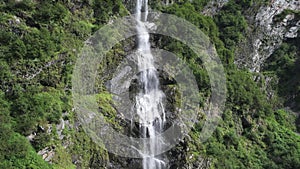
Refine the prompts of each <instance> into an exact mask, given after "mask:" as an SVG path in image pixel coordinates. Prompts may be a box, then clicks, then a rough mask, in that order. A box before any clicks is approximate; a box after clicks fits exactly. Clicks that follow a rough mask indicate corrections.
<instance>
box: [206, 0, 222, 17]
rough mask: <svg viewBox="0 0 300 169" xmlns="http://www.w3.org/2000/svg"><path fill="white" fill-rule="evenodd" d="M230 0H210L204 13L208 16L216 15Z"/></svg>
mask: <svg viewBox="0 0 300 169" xmlns="http://www.w3.org/2000/svg"><path fill="white" fill-rule="evenodd" d="M227 2H228V0H213V1H209V2H208V4H207V5H206V6H205V7H204V9H203V12H202V14H203V15H206V16H214V15H216V14H217V13H218V12H219V11H220V9H221V8H222V7H223V6H224V5H225V4H226V3H227Z"/></svg>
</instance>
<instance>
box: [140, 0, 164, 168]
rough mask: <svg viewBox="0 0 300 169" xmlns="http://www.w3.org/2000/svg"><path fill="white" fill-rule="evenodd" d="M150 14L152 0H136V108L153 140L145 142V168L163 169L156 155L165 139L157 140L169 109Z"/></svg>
mask: <svg viewBox="0 0 300 169" xmlns="http://www.w3.org/2000/svg"><path fill="white" fill-rule="evenodd" d="M147 17H148V0H137V2H136V21H137V25H136V29H137V43H138V44H137V52H138V56H137V57H138V58H137V60H138V69H139V72H140V73H139V76H138V77H139V79H138V81H139V85H140V86H141V87H140V91H139V93H138V94H137V96H136V97H135V99H136V105H135V106H136V107H135V108H136V112H137V115H138V117H139V124H140V125H139V130H140V133H141V137H142V138H150V140H152V141H150V143H149V144H148V143H144V145H143V151H140V153H141V156H142V157H143V169H162V168H165V162H164V161H163V160H161V159H159V157H157V156H155V154H157V152H160V149H161V144H162V143H163V140H160V141H157V139H156V140H154V139H151V138H155V137H156V135H157V134H159V133H161V132H162V131H163V126H164V123H165V120H166V119H165V110H164V105H163V99H164V98H165V95H164V93H163V92H162V91H161V90H160V88H159V79H158V76H157V71H156V69H155V67H154V58H153V55H152V54H151V49H150V42H149V37H150V35H149V33H148V31H147V28H146V23H147Z"/></svg>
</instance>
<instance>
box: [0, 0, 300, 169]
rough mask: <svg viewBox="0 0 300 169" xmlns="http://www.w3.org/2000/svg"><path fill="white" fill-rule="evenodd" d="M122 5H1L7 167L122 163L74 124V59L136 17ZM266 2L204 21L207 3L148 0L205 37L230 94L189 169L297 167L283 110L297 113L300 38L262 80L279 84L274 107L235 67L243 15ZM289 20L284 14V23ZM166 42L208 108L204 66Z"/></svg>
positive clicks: (0, 110)
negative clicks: (116, 24) (113, 23)
mask: <svg viewBox="0 0 300 169" xmlns="http://www.w3.org/2000/svg"><path fill="white" fill-rule="evenodd" d="M122 2H123V1H121V0H111V1H103V0H91V1H89V0H82V1H74V2H73V1H66V0H56V1H46V0H41V1H31V0H23V1H20V2H16V1H11V0H5V1H3V2H0V11H1V15H0V27H1V29H0V105H1V106H0V145H1V147H0V168H7V169H9V168H42V169H47V168H76V166H77V167H79V168H89V167H91V168H105V167H107V166H108V163H109V161H110V160H112V159H113V160H114V159H116V158H117V157H113V158H112V159H110V154H109V153H108V152H106V151H105V150H104V148H103V147H101V146H99V145H96V144H95V143H94V142H93V141H92V140H91V138H89V137H88V136H87V135H86V134H85V133H84V131H83V129H82V127H81V126H80V124H77V123H76V120H75V119H76V115H75V113H74V112H73V110H72V102H71V100H72V99H71V88H72V84H71V75H72V69H73V66H74V62H75V60H76V57H77V56H76V55H77V54H78V53H79V52H80V48H81V47H82V46H83V42H84V41H85V40H86V39H87V38H88V36H89V35H91V34H93V33H94V32H95V31H96V30H98V29H99V28H100V27H101V26H103V25H104V24H106V23H107V22H109V21H110V20H111V19H114V18H116V17H119V16H125V15H127V14H128V13H129V12H128V10H127V9H126V8H125V6H124V4H122ZM265 2H266V1H263V0H261V1H246V0H230V1H229V2H228V3H227V4H226V5H225V6H224V7H223V8H222V9H221V11H220V12H219V13H218V14H217V15H216V16H214V17H208V16H203V15H202V14H201V11H202V9H203V7H204V6H205V5H206V4H207V3H208V0H194V1H188V0H178V1H177V0H176V1H175V2H174V4H172V5H169V6H164V5H162V3H161V1H158V0H156V1H151V6H152V7H153V8H155V9H156V10H160V11H162V12H166V13H170V14H174V15H177V16H179V17H182V18H184V19H186V20H188V21H190V22H191V23H193V24H194V25H196V26H197V27H199V28H200V29H201V30H202V31H203V32H204V33H205V34H207V35H208V36H209V37H210V39H211V41H212V43H213V44H214V45H215V46H216V49H217V52H218V54H219V56H220V58H221V60H222V62H223V65H224V67H225V70H226V75H227V82H226V83H227V90H228V92H227V102H226V108H225V111H224V113H223V116H222V119H221V122H220V124H219V126H218V127H217V129H216V131H215V133H214V135H213V137H211V138H209V140H208V141H207V142H205V143H200V142H199V141H198V140H197V138H198V137H199V133H200V131H201V127H202V126H201V124H202V123H203V122H202V121H200V123H199V124H197V125H196V126H195V127H194V128H193V129H192V131H191V133H190V138H192V139H186V142H187V145H188V147H189V152H188V153H190V154H193V155H194V156H193V158H192V159H187V160H186V161H187V162H188V163H193V162H195V161H197V160H199V157H205V158H209V159H211V168H253V169H258V168H274V169H277V168H278V169H280V168H286V169H288V168H291V169H294V168H300V137H299V135H297V134H296V133H295V132H296V131H297V130H298V131H300V126H299V124H300V120H299V118H298V119H296V118H295V116H294V115H293V114H291V113H290V111H288V110H286V109H283V108H284V107H286V106H289V107H290V108H291V109H292V110H295V111H298V110H299V109H300V107H299V105H300V81H299V80H300V77H299V72H300V70H299V69H300V66H299V65H300V64H299V61H300V60H299V44H300V42H299V37H297V38H295V39H294V40H287V41H286V42H285V43H284V44H282V46H281V47H280V48H279V49H278V50H276V51H275V52H274V54H273V55H272V56H271V57H270V59H269V60H268V61H267V62H266V64H265V66H264V72H263V73H264V75H266V76H271V75H272V76H273V77H274V78H275V79H278V80H279V83H278V85H277V84H274V85H273V86H272V87H273V90H274V95H275V96H274V97H272V98H267V96H266V91H264V90H263V87H264V84H263V82H257V81H256V80H254V79H256V77H257V76H258V74H255V73H251V72H249V71H248V70H241V69H238V68H237V67H236V66H235V64H234V57H235V52H236V50H237V49H236V48H237V45H238V44H239V43H240V42H241V41H243V40H244V38H245V32H246V30H247V28H248V27H249V26H252V25H249V24H248V23H247V20H246V13H245V12H244V11H245V9H247V8H251V7H252V6H253V5H258V4H260V3H261V4H262V3H265ZM289 13H291V11H285V13H283V14H282V15H280V16H278V17H277V18H278V19H282V18H283V17H284V15H286V14H289ZM296 14H297V13H296ZM297 17H298V14H297ZM159 38H160V40H162V41H160V42H159V43H158V44H157V45H158V46H159V47H160V48H162V49H166V50H169V51H172V52H174V53H176V54H178V55H179V56H180V57H181V58H183V59H184V60H186V62H187V63H188V64H189V65H190V67H191V69H192V70H193V72H194V75H195V76H196V80H197V83H198V86H199V88H200V89H201V90H200V94H201V96H202V98H201V104H202V105H204V104H205V102H206V101H205V100H206V99H207V98H208V97H209V95H210V90H209V88H210V84H209V78H208V76H207V72H206V70H205V69H204V67H203V65H202V61H201V60H200V59H199V58H198V57H197V56H196V55H195V54H194V53H193V52H192V51H191V50H189V49H188V47H187V46H185V45H184V44H182V43H180V42H178V41H176V40H173V39H169V38H167V37H159ZM154 39H155V38H154ZM125 43H126V42H123V43H120V44H118V45H117V46H116V47H114V48H113V49H112V50H111V52H109V53H108V57H107V58H106V59H105V60H104V61H103V64H102V65H100V71H99V72H100V73H103V74H105V73H106V72H105V71H104V69H105V68H107V67H109V66H111V67H112V68H115V67H116V65H117V64H118V63H119V62H120V60H121V58H122V57H123V56H124V55H125V52H124V51H123V47H124V44H125ZM155 43H157V42H155ZM101 78H102V79H101ZM101 78H100V79H97V80H98V81H97V84H96V85H97V86H96V87H97V90H98V91H99V92H100V93H99V94H98V95H97V101H98V104H99V109H100V110H102V112H103V114H104V115H105V118H106V120H107V121H108V122H110V123H111V124H112V125H113V127H114V128H115V129H117V130H122V127H121V124H118V122H119V119H118V117H116V111H115V110H114V108H113V107H112V106H111V95H110V94H109V93H107V92H105V87H104V85H103V84H102V81H103V79H109V78H110V77H107V76H104V77H101ZM199 116H200V115H199ZM201 117H202V115H201ZM61 119H64V120H65V121H67V122H68V123H69V124H70V125H68V124H66V125H65V128H64V129H63V131H62V134H63V135H64V137H63V138H60V136H59V134H58V132H57V130H58V129H57V126H58V125H59V124H60V123H61ZM295 122H296V123H298V126H295ZM48 129H49V131H48ZM50 129H51V130H50ZM33 133H36V136H35V138H34V139H33V141H28V139H26V136H28V135H30V134H33ZM45 147H51V149H53V150H54V151H55V155H54V157H53V159H52V164H50V163H48V162H45V161H44V160H43V159H42V156H41V155H38V154H37V152H38V151H40V150H42V149H44V148H45ZM119 161H122V160H119ZM75 165H76V166H75Z"/></svg>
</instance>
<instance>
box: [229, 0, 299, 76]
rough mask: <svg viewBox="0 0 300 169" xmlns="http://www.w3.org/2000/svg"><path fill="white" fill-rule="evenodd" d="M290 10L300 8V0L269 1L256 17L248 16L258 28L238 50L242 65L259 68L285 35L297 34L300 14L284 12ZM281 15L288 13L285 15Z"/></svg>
mask: <svg viewBox="0 0 300 169" xmlns="http://www.w3.org/2000/svg"><path fill="white" fill-rule="evenodd" d="M251 10H253V9H249V11H251ZM287 10H290V11H297V10H300V1H298V0H272V1H271V2H270V3H269V4H268V5H266V6H262V7H260V8H259V10H258V11H257V13H256V14H254V15H253V17H251V16H248V17H249V18H248V21H249V22H250V24H251V25H254V28H255V29H251V28H250V29H249V32H248V35H247V39H246V40H245V41H244V42H242V43H241V44H240V47H239V49H238V50H237V51H236V56H237V57H236V60H235V63H236V64H237V65H238V66H239V67H247V68H249V69H250V70H251V71H253V72H259V71H260V69H261V66H262V64H263V63H264V61H265V60H266V59H267V58H268V57H269V56H270V55H271V54H272V53H273V52H274V50H275V49H277V48H278V47H279V46H280V45H281V43H282V41H283V40H284V39H286V38H295V37H297V32H298V30H299V28H300V21H299V18H297V17H296V15H295V14H294V13H293V12H289V13H287V14H285V13H283V12H284V11H287ZM280 15H284V16H283V19H282V16H281V17H279V16H280ZM250 24H249V25H250Z"/></svg>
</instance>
